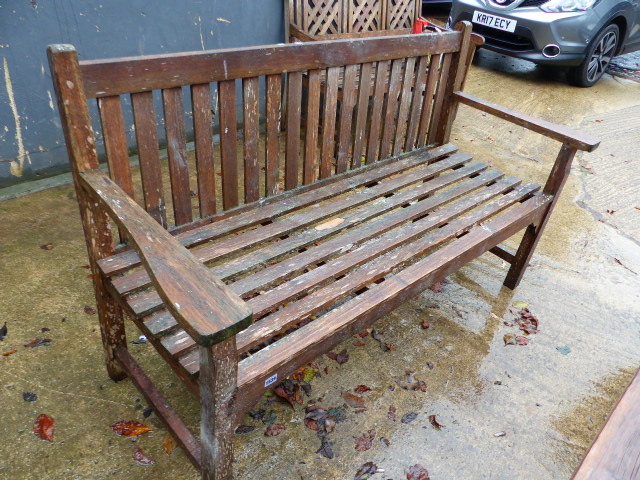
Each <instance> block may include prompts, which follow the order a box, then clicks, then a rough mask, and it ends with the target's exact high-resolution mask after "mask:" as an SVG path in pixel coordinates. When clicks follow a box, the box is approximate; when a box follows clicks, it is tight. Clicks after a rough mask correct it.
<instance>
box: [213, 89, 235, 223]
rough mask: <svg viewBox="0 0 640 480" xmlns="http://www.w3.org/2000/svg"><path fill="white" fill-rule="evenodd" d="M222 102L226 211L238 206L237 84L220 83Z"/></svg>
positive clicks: (219, 93) (223, 185) (223, 183)
mask: <svg viewBox="0 0 640 480" xmlns="http://www.w3.org/2000/svg"><path fill="white" fill-rule="evenodd" d="M218 97H219V102H220V157H221V162H222V204H223V206H224V209H225V210H227V209H229V208H233V207H236V206H237V205H238V158H237V154H238V152H237V141H238V131H237V130H238V127H237V118H236V117H237V115H236V82H235V80H224V81H222V82H219V83H218Z"/></svg>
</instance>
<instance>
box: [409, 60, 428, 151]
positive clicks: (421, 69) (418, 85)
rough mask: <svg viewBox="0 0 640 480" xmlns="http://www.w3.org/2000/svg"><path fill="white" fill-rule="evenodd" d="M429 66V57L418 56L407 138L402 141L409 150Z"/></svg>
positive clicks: (417, 123) (415, 130) (412, 140)
mask: <svg viewBox="0 0 640 480" xmlns="http://www.w3.org/2000/svg"><path fill="white" fill-rule="evenodd" d="M428 68H429V57H427V56H424V57H420V60H419V61H418V69H417V72H416V81H415V85H414V88H413V97H412V99H411V111H410V114H409V126H408V128H407V138H406V140H405V142H404V149H405V150H411V149H412V148H413V147H414V145H415V143H416V136H417V133H418V125H419V124H420V107H422V104H423V92H424V90H425V80H426V78H427V69H428Z"/></svg>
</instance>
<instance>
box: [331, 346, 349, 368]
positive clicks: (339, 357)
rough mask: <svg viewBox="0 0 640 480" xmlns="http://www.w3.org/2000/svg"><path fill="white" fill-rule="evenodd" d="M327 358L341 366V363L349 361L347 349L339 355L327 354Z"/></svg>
mask: <svg viewBox="0 0 640 480" xmlns="http://www.w3.org/2000/svg"><path fill="white" fill-rule="evenodd" d="M327 357H329V358H330V359H331V360H335V361H336V362H338V363H339V364H340V365H342V364H343V363H347V362H348V361H349V352H347V349H344V350H342V351H341V352H340V353H335V352H329V353H327Z"/></svg>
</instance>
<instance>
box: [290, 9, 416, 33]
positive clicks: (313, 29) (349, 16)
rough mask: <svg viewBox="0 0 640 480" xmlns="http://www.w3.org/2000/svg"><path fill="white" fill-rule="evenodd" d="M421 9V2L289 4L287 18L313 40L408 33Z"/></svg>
mask: <svg viewBox="0 0 640 480" xmlns="http://www.w3.org/2000/svg"><path fill="white" fill-rule="evenodd" d="M421 7H422V0H289V9H288V15H289V23H290V24H291V25H292V26H294V27H295V28H297V29H298V30H300V31H301V32H303V33H305V34H308V35H311V36H318V35H336V34H338V35H339V34H346V33H363V32H380V31H383V30H405V31H409V30H410V29H411V27H412V26H413V22H414V21H415V19H416V18H417V17H418V16H419V15H420V9H421ZM398 33H405V32H404V31H403V32H398Z"/></svg>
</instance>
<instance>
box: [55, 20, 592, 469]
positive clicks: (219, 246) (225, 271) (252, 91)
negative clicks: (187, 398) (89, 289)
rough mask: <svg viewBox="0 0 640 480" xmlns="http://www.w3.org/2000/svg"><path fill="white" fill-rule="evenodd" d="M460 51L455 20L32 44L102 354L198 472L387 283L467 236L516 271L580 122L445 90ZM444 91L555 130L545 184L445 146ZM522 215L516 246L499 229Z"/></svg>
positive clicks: (451, 110) (222, 465)
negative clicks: (357, 33)
mask: <svg viewBox="0 0 640 480" xmlns="http://www.w3.org/2000/svg"><path fill="white" fill-rule="evenodd" d="M473 48H474V42H472V41H471V28H470V25H469V24H465V25H460V26H459V27H458V29H457V30H456V31H453V32H445V33H442V34H424V35H408V36H397V37H388V38H374V39H358V40H352V41H345V40H341V41H333V42H315V43H309V44H289V45H280V46H266V47H251V48H244V49H235V50H221V51H211V52H197V53H185V54H174V55H159V56H150V57H140V58H122V59H113V60H100V61H83V62H79V61H78V58H77V54H76V52H75V51H74V50H73V48H72V47H69V46H62V45H58V46H52V47H50V49H49V59H50V64H51V70H52V73H53V79H54V86H55V89H56V95H57V97H58V107H59V109H60V113H61V116H62V120H63V129H64V133H65V140H66V142H67V146H68V150H69V156H70V159H71V168H72V171H73V174H74V181H75V185H76V192H77V196H78V202H79V205H80V213H81V216H82V220H83V226H84V230H85V237H86V240H87V249H88V252H89V259H90V264H91V267H92V272H93V284H94V289H95V292H96V301H97V306H98V313H99V318H100V325H101V332H102V338H103V344H104V348H105V357H106V363H107V370H108V372H109V375H110V376H111V377H112V378H113V379H121V378H124V377H125V376H128V377H130V378H131V380H132V381H133V382H134V383H135V384H136V385H137V387H138V388H139V389H140V390H141V391H142V392H143V394H144V395H145V397H146V398H147V400H148V401H149V402H150V403H151V404H152V405H153V406H154V408H155V409H156V411H157V413H158V415H159V416H160V418H162V419H163V420H164V421H165V422H166V424H167V426H168V428H169V429H170V431H171V432H172V434H173V435H174V437H175V438H176V439H177V440H178V441H179V442H180V444H181V445H182V447H183V448H184V450H185V452H186V454H187V456H188V458H189V459H190V460H191V461H192V462H193V464H194V465H195V466H196V467H197V468H200V469H201V470H202V472H203V477H204V478H208V479H213V478H215V479H218V480H220V479H228V478H231V475H232V469H231V463H232V459H233V452H232V443H233V442H232V439H233V432H234V429H235V426H236V425H237V424H239V423H240V421H241V418H242V415H244V413H245V412H246V411H247V410H248V409H250V408H251V407H252V406H253V405H254V404H255V403H256V402H257V401H258V400H259V398H260V396H261V395H262V394H263V393H264V391H265V390H267V389H269V388H273V386H274V385H276V384H277V383H279V382H280V381H282V380H283V379H285V378H286V377H287V376H288V375H290V374H291V373H293V372H294V371H295V370H296V369H298V368H300V366H302V365H305V364H306V363H307V362H309V361H311V360H313V359H314V358H316V357H317V356H318V355H320V354H322V353H324V352H326V351H327V350H329V349H330V348H332V347H333V346H334V345H336V344H338V343H339V342H341V341H342V340H344V339H345V338H347V337H348V336H350V335H352V334H355V333H357V332H358V331H360V330H361V329H362V328H364V327H366V326H367V325H369V324H371V323H372V322H373V321H374V320H375V319H377V318H379V317H380V316H382V315H385V314H386V313H388V312H390V311H392V310H393V309H394V308H395V307H397V305H398V304H400V303H401V302H404V301H405V300H407V299H409V298H411V297H413V296H415V295H417V294H418V293H419V292H420V291H421V290H423V289H425V288H427V287H428V286H429V285H431V284H432V283H435V282H437V281H440V280H442V279H443V278H444V277H445V276H447V275H448V274H450V273H452V272H455V271H456V270H457V269H459V268H460V267H461V266H463V265H464V264H466V263H468V262H470V261H472V260H473V259H475V258H477V257H478V256H479V255H481V254H483V253H484V252H487V251H491V252H493V253H495V254H496V255H499V256H500V257H501V258H503V259H505V260H507V261H508V262H509V263H511V269H510V271H509V274H508V276H507V279H506V281H505V284H506V285H508V286H510V287H511V288H514V287H515V286H516V285H517V283H518V282H519V280H520V278H521V276H522V273H523V272H524V270H525V268H526V265H527V264H528V261H529V259H530V257H531V254H532V252H533V248H535V245H536V243H537V241H538V239H539V237H540V233H541V232H542V229H543V228H544V225H545V223H546V221H547V219H548V217H549V214H550V211H551V209H552V208H553V206H554V204H555V202H556V199H557V196H558V194H559V192H560V190H561V188H562V185H563V184H564V182H565V180H566V177H567V175H568V172H569V168H570V164H571V160H572V158H573V156H574V154H575V152H576V151H577V150H578V149H583V150H592V149H593V148H595V146H597V141H594V140H592V139H590V138H588V137H585V136H581V135H580V134H578V133H575V132H571V131H569V130H567V129H563V128H560V127H556V126H553V125H551V124H548V123H546V122H542V121H539V120H536V119H532V118H529V117H525V116H522V115H518V114H517V113H515V112H512V111H508V110H506V109H502V108H501V107H498V106H495V105H492V104H489V103H486V102H483V101H481V100H479V99H475V98H473V97H471V96H469V95H466V94H464V93H463V92H461V88H462V85H463V84H464V78H465V75H466V71H467V68H468V65H469V62H470V59H471V56H472V54H473ZM360 78H365V79H367V81H366V82H362V83H361V82H360V81H359V79H360ZM368 79H372V80H371V83H369V81H368ZM303 86H304V87H305V88H304V89H303ZM285 94H286V96H287V102H286V106H283V105H284V103H283V102H282V98H283V96H284V95H285ZM87 99H89V100H87ZM92 99H94V100H92ZM90 102H91V103H90ZM459 103H463V104H467V105H471V106H474V107H476V108H480V109H482V110H484V111H486V112H489V113H492V114H496V115H499V116H501V117H503V118H505V119H507V120H509V121H512V122H514V123H517V124H520V125H523V126H526V127H529V128H532V129H533V130H535V131H538V132H540V133H542V134H544V135H547V136H549V137H551V138H553V139H555V140H558V141H560V142H561V143H562V147H561V149H560V153H559V155H558V158H557V160H556V163H555V165H554V167H553V170H552V172H551V175H550V177H549V180H548V182H547V184H546V185H545V186H544V187H543V188H541V187H539V186H538V185H535V184H532V183H526V182H522V181H521V180H519V179H517V178H514V177H509V176H505V175H504V174H503V173H501V172H499V171H496V170H493V169H491V168H490V167H489V166H488V165H486V164H483V163H482V162H476V161H473V159H472V157H471V156H470V155H467V154H465V153H462V152H459V151H458V150H457V148H456V147H455V146H454V145H451V144H450V143H448V140H449V132H450V130H451V122H452V121H453V118H454V116H455V113H456V110H457V107H458V104H459ZM90 107H91V108H96V110H97V111H96V116H97V117H99V120H100V121H99V122H96V124H95V125H92V122H91V115H90ZM185 112H190V113H189V114H185ZM281 118H286V120H285V124H284V125H281V124H280V119H281ZM131 121H132V122H133V125H134V126H135V134H134V135H130V134H128V133H127V132H128V131H129V129H128V128H127V123H128V122H131ZM239 125H240V127H239ZM191 130H192V131H193V150H194V151H193V152H190V149H189V148H188V145H189V144H188V142H187V134H188V132H190V131H191ZM94 131H98V132H100V135H99V136H96V135H95V134H94V133H93V132H94ZM96 138H99V139H101V141H102V142H103V145H104V151H105V154H106V157H107V164H108V168H109V173H108V174H105V173H103V172H102V171H101V170H100V169H99V168H98V167H99V164H98V151H97V144H96ZM214 140H215V141H214ZM161 146H162V147H165V148H166V159H165V158H163V156H162V155H161ZM130 148H134V149H135V150H136V151H137V154H138V159H139V165H138V166H136V167H132V165H131V163H130V161H129V149H130ZM112 226H113V228H112ZM522 230H526V231H525V235H524V238H523V240H522V243H521V246H520V248H519V250H518V251H517V252H515V253H511V252H508V251H507V250H506V249H504V248H502V247H500V246H499V244H500V243H502V242H503V241H504V240H506V239H508V238H509V237H511V236H513V235H515V234H518V232H520V231H522ZM125 316H126V317H127V318H129V319H131V320H132V321H133V322H134V323H135V324H136V325H137V326H138V327H139V328H140V330H141V331H142V332H143V333H144V334H145V335H146V336H147V337H148V339H149V341H150V342H151V343H152V344H153V345H154V347H155V348H156V349H157V351H158V353H159V354H160V356H161V357H162V358H163V359H164V360H165V361H166V362H167V363H168V364H169V366H170V367H171V368H172V369H173V371H174V372H175V373H176V375H177V376H178V377H179V378H180V379H181V380H182V381H183V382H184V384H185V385H186V387H187V388H188V389H189V390H190V391H191V392H192V393H193V394H194V395H195V396H196V397H198V398H199V399H200V402H201V412H202V413H201V415H202V419H201V431H200V435H199V436H200V439H198V438H196V436H195V435H194V434H193V433H192V432H190V431H189V430H188V429H187V428H186V427H185V425H184V423H183V422H182V420H181V419H180V418H179V417H178V416H177V415H176V414H175V412H173V411H172V410H171V408H170V407H169V406H168V403H167V401H166V399H164V398H163V397H162V395H161V393H160V392H159V391H158V390H157V389H156V388H155V386H154V385H153V383H152V382H151V380H150V379H149V378H148V377H147V376H146V374H145V373H144V372H143V371H142V370H141V368H140V367H139V366H138V364H137V363H136V361H135V360H134V359H133V357H132V356H131V355H130V353H129V352H128V350H127V342H126V338H125V334H124V326H123V321H124V317H125Z"/></svg>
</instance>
